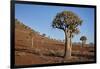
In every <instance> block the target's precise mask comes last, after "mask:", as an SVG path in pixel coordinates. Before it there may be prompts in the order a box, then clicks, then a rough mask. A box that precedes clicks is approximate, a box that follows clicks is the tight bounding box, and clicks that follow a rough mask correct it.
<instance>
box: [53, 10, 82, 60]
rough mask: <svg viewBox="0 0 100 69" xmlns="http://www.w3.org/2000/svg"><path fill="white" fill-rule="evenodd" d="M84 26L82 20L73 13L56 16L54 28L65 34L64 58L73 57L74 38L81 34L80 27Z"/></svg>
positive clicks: (67, 12)
mask: <svg viewBox="0 0 100 69" xmlns="http://www.w3.org/2000/svg"><path fill="white" fill-rule="evenodd" d="M81 24H82V20H81V19H80V18H79V17H78V16H77V15H76V14H75V13H73V12H72V11H62V12H60V13H57V15H56V16H55V18H54V20H53V23H52V27H53V28H57V29H61V30H63V31H64V33H65V52H64V55H63V57H64V58H69V57H71V47H72V41H71V39H72V37H73V35H74V34H75V33H77V34H78V33H79V29H78V26H79V25H81Z"/></svg>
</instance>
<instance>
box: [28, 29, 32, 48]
mask: <svg viewBox="0 0 100 69" xmlns="http://www.w3.org/2000/svg"><path fill="white" fill-rule="evenodd" d="M29 36H30V37H31V46H32V48H33V32H32V31H31V32H30V33H29Z"/></svg>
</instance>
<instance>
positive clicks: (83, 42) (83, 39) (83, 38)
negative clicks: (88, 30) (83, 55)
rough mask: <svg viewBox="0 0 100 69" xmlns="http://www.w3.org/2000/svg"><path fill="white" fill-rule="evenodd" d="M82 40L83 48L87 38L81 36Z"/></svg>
mask: <svg viewBox="0 0 100 69" xmlns="http://www.w3.org/2000/svg"><path fill="white" fill-rule="evenodd" d="M80 40H81V41H82V47H83V45H84V44H85V43H86V40H87V38H86V36H81V38H80Z"/></svg>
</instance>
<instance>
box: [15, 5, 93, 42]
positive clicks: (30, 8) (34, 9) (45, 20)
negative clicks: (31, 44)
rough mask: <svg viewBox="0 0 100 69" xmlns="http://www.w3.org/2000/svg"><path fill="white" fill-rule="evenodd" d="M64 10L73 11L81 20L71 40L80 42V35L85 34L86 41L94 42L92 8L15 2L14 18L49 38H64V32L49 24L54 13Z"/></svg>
mask: <svg viewBox="0 0 100 69" xmlns="http://www.w3.org/2000/svg"><path fill="white" fill-rule="evenodd" d="M64 10H66V11H72V12H74V13H75V14H77V15H78V16H79V17H80V18H81V19H82V20H83V23H82V25H81V26H80V27H79V29H80V33H79V34H78V35H75V36H74V37H73V38H72V41H73V42H80V37H81V36H84V35H85V36H86V37H87V43H90V42H92V43H94V24H95V23H94V8H83V7H69V6H66V7H64V6H48V5H33V4H16V5H15V18H17V19H18V20H19V21H20V22H22V23H24V24H25V25H27V26H29V27H31V28H32V29H34V30H36V31H38V32H40V34H43V33H45V34H46V36H50V37H51V38H55V39H58V40H64V37H65V36H64V32H63V31H62V30H59V29H54V28H52V26H51V25H52V21H53V19H54V17H55V16H56V14H57V13H59V12H62V11H64Z"/></svg>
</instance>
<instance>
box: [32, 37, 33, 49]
mask: <svg viewBox="0 0 100 69" xmlns="http://www.w3.org/2000/svg"><path fill="white" fill-rule="evenodd" d="M32 48H33V37H32Z"/></svg>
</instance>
